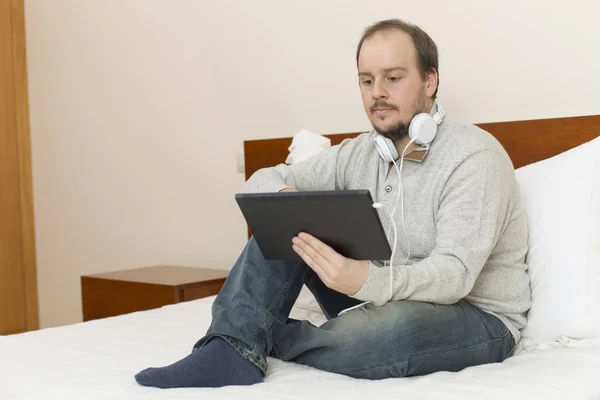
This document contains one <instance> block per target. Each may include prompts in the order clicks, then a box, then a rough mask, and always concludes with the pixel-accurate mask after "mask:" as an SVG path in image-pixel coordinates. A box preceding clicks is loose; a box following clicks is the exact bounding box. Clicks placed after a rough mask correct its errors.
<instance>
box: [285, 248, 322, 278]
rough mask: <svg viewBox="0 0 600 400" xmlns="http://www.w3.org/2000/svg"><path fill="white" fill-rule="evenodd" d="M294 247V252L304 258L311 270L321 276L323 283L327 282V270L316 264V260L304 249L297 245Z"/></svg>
mask: <svg viewBox="0 0 600 400" xmlns="http://www.w3.org/2000/svg"><path fill="white" fill-rule="evenodd" d="M292 247H293V249H294V251H295V252H296V253H298V255H299V256H300V257H302V260H304V262H305V263H306V265H308V266H309V267H310V269H312V270H313V271H315V272H316V274H317V275H318V276H319V278H321V280H322V281H325V279H326V275H325V270H324V269H323V268H322V267H321V266H320V265H319V264H318V263H317V262H315V260H314V259H313V258H312V257H311V256H310V255H309V254H308V253H307V252H306V251H304V249H303V248H302V247H300V246H297V245H293V246H292Z"/></svg>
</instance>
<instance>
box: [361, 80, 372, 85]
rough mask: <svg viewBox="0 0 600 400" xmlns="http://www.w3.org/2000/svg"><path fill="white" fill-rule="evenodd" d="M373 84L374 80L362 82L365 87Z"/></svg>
mask: <svg viewBox="0 0 600 400" xmlns="http://www.w3.org/2000/svg"><path fill="white" fill-rule="evenodd" d="M372 83H373V80H372V79H365V80H364V81H362V84H363V85H366V86H369V85H371V84H372Z"/></svg>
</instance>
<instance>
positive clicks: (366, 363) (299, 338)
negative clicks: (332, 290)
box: [271, 301, 514, 379]
mask: <svg viewBox="0 0 600 400" xmlns="http://www.w3.org/2000/svg"><path fill="white" fill-rule="evenodd" d="M273 340H274V346H273V350H272V352H271V355H272V356H274V357H277V358H280V359H282V360H289V361H294V362H297V363H300V364H305V365H309V366H312V367H315V368H318V369H321V370H325V371H330V372H335V373H339V374H344V375H348V376H352V377H356V378H365V379H384V378H390V377H404V376H415V375H424V374H429V373H432V372H437V371H459V370H461V369H464V368H466V367H469V366H474V365H480V364H486V363H493V362H501V361H503V360H504V359H505V358H506V357H507V356H508V354H510V352H511V351H512V349H513V347H514V339H513V338H512V335H511V334H510V331H509V330H508V328H506V326H505V325H504V324H503V323H502V322H501V321H500V320H499V319H498V318H496V317H494V316H493V315H490V314H487V313H485V312H483V311H481V310H479V309H478V308H476V307H474V306H472V305H470V304H468V303H467V302H465V301H460V302H459V303H457V304H454V305H434V304H429V303H420V302H412V301H395V302H390V303H387V304H385V305H383V306H381V307H376V306H373V305H366V306H364V307H361V308H359V309H356V310H353V311H350V312H348V313H346V314H343V315H341V316H339V317H337V318H333V319H330V320H328V321H327V322H325V323H324V324H323V325H321V326H320V327H315V326H314V325H312V324H311V323H309V322H308V321H293V320H290V321H288V323H280V322H277V323H276V325H275V326H274V328H273Z"/></svg>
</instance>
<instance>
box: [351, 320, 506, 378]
mask: <svg viewBox="0 0 600 400" xmlns="http://www.w3.org/2000/svg"><path fill="white" fill-rule="evenodd" d="M509 334H510V331H509V330H508V329H507V331H506V332H505V333H504V334H502V336H500V337H498V338H494V339H489V340H487V341H486V342H484V343H479V344H476V345H473V346H470V347H464V348H460V349H455V350H451V351H447V352H445V353H437V352H435V351H432V352H428V353H421V354H417V355H411V356H410V357H409V359H410V358H417V357H428V356H432V355H437V356H447V355H449V354H453V353H457V352H460V351H466V350H473V349H477V348H480V347H484V346H488V345H490V344H494V343H496V342H501V341H502V340H503V339H504V338H505V337H506V335H509ZM408 362H409V361H408V360H407V361H402V362H392V363H390V364H387V365H381V366H378V367H373V368H369V369H361V370H349V371H345V372H344V374H348V375H350V374H356V373H362V374H365V373H370V372H374V371H379V370H383V369H389V368H390V367H392V366H395V365H401V366H408Z"/></svg>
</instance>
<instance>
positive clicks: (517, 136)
mask: <svg viewBox="0 0 600 400" xmlns="http://www.w3.org/2000/svg"><path fill="white" fill-rule="evenodd" d="M477 126H479V127H481V128H482V129H485V130H486V131H488V132H490V133H491V134H492V135H494V136H495V137H496V138H497V139H498V140H499V141H500V143H502V145H503V146H504V148H505V149H506V151H507V152H508V154H509V155H510V157H511V159H512V161H513V163H514V166H515V168H519V167H522V166H524V165H528V164H531V163H534V162H537V161H541V160H544V159H546V158H549V157H552V156H555V155H557V154H560V153H562V152H564V151H566V150H569V149H572V148H573V147H576V146H579V145H580V144H583V143H585V142H588V141H590V140H592V139H594V138H596V137H598V136H600V115H591V116H584V117H567V118H550V119H537V120H526V121H510V122H495V123H488V124H477ZM360 133H362V132H353V133H341V134H331V135H325V136H327V137H328V138H330V139H331V144H332V145H335V144H338V143H340V142H341V141H342V140H344V139H346V138H351V137H355V136H357V135H359V134H360ZM291 142H292V138H291V137H290V138H280V139H261V140H247V141H245V142H244V158H245V164H246V179H248V178H249V177H250V176H251V175H252V174H253V173H254V172H255V171H257V170H259V169H261V168H265V167H271V166H274V165H277V164H280V163H282V162H284V161H285V159H286V157H287V155H288V147H289V146H290V144H291Z"/></svg>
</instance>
